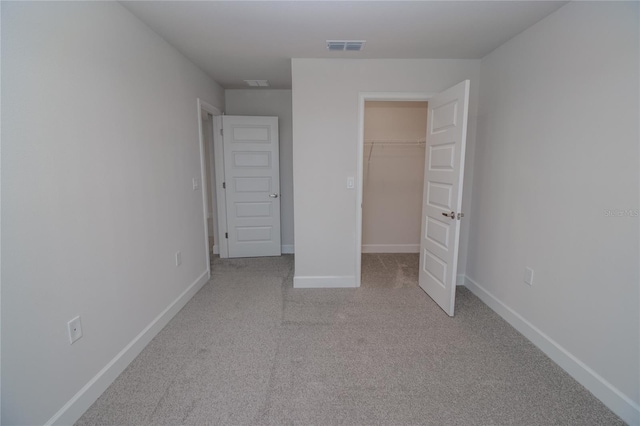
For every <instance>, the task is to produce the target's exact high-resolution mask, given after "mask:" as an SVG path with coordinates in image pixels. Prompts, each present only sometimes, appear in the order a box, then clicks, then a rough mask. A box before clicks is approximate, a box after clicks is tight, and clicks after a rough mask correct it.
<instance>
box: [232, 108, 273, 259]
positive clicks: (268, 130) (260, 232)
mask: <svg viewBox="0 0 640 426" xmlns="http://www.w3.org/2000/svg"><path fill="white" fill-rule="evenodd" d="M222 129H223V145H224V176H225V194H226V210H227V232H226V238H227V245H228V249H229V257H257V256H280V254H281V246H280V172H279V140H278V117H244V116H228V115H227V116H224V117H223V118H222Z"/></svg>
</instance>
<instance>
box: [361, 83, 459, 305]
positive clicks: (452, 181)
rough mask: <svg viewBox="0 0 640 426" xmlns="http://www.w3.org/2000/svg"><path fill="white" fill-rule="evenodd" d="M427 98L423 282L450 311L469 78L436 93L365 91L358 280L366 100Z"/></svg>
mask: <svg viewBox="0 0 640 426" xmlns="http://www.w3.org/2000/svg"><path fill="white" fill-rule="evenodd" d="M380 100H385V101H388V100H395V101H398V100H409V101H428V108H427V114H428V118H427V126H426V129H425V133H426V134H425V141H426V146H425V165H424V168H425V169H424V170H425V173H424V191H423V195H422V214H421V218H422V226H421V231H420V234H419V235H420V253H419V272H418V274H419V275H418V285H419V286H420V287H421V288H422V289H423V290H424V291H425V292H426V293H427V294H428V295H429V296H430V297H431V298H432V299H433V300H434V301H435V302H436V303H437V304H438V305H439V306H440V307H441V308H442V310H443V311H445V312H446V313H447V315H449V316H453V314H454V310H455V290H456V271H457V263H458V249H459V242H460V220H461V219H462V218H463V217H464V213H463V212H462V211H461V210H460V208H461V204H462V188H463V181H464V179H463V177H464V176H463V171H464V157H465V146H466V137H467V122H468V117H469V80H464V81H461V82H460V83H458V84H456V85H454V86H452V87H450V88H448V89H446V90H443V91H442V92H440V93H436V94H432V95H431V94H419V93H404V94H398V93H378V94H376V93H360V96H359V104H358V108H359V120H358V126H359V129H358V131H359V135H358V136H359V138H358V144H357V151H356V152H357V158H358V169H357V176H358V177H359V179H360V182H359V184H358V185H357V189H358V191H357V194H356V200H357V203H358V204H356V259H355V264H356V270H355V276H356V283H357V285H358V286H360V285H361V283H362V256H361V254H362V218H363V215H362V212H363V210H362V208H363V185H362V181H363V180H364V173H363V170H364V116H365V102H366V101H380Z"/></svg>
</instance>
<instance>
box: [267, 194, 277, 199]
mask: <svg viewBox="0 0 640 426" xmlns="http://www.w3.org/2000/svg"><path fill="white" fill-rule="evenodd" d="M269 197H271V198H278V194H269Z"/></svg>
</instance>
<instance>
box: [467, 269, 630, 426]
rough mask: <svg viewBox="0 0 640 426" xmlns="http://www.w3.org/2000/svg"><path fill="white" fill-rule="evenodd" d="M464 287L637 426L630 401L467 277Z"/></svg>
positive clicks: (597, 396)
mask: <svg viewBox="0 0 640 426" xmlns="http://www.w3.org/2000/svg"><path fill="white" fill-rule="evenodd" d="M464 283H465V286H466V287H467V288H468V289H469V290H470V291H471V292H472V293H473V294H475V295H476V296H478V298H480V300H482V301H483V302H484V303H485V304H486V305H487V306H489V307H490V308H491V309H493V310H494V311H495V312H496V313H497V314H498V315H500V316H501V317H502V318H503V319H504V320H505V321H507V322H508V323H509V324H511V326H512V327H513V328H515V329H516V330H518V331H519V332H520V333H522V334H523V335H524V336H525V337H526V338H527V339H529V340H530V341H531V342H532V343H533V344H534V345H536V346H537V347H538V348H539V349H540V350H541V351H542V352H544V353H545V354H546V355H547V356H548V357H549V358H551V359H552V360H553V361H554V362H555V363H556V364H558V365H559V366H560V367H562V369H564V370H565V371H566V372H567V373H569V375H571V376H572V377H573V378H574V379H576V380H577V381H578V383H580V384H581V385H582V386H584V387H585V388H587V390H588V391H589V392H591V393H592V394H593V395H595V396H596V398H598V399H599V400H600V401H602V402H603V403H604V405H606V406H607V407H609V409H610V410H611V411H613V412H614V413H616V414H617V415H618V416H619V417H620V418H621V419H622V420H624V421H625V422H627V423H628V424H629V425H640V406H639V405H638V404H637V403H635V402H634V401H633V400H632V399H631V398H629V397H628V396H627V395H625V394H623V393H622V392H621V391H620V390H618V389H617V388H616V387H615V386H613V385H612V384H611V383H609V382H608V381H607V380H605V379H604V378H603V377H602V376H600V375H599V374H598V373H596V372H595V371H593V370H592V369H591V368H590V367H589V366H588V365H586V364H585V363H584V362H582V361H580V360H579V359H578V358H577V357H576V356H574V355H573V354H571V353H570V352H569V351H567V350H566V349H565V348H563V347H562V346H560V345H559V344H558V343H557V342H556V341H554V340H553V339H551V338H550V337H549V336H547V335H546V334H545V333H543V332H542V331H540V330H539V329H538V328H537V327H536V326H534V325H533V324H531V323H530V322H529V321H527V320H526V319H524V318H523V317H522V316H520V314H518V313H517V312H516V311H514V310H513V309H511V308H510V307H509V306H507V305H505V304H504V303H503V302H502V301H500V300H499V299H498V298H496V297H495V296H494V295H493V294H491V293H490V292H489V291H487V290H486V289H485V288H484V287H482V286H481V285H480V284H478V283H476V282H475V281H473V280H472V279H471V278H469V277H468V276H465V277H464Z"/></svg>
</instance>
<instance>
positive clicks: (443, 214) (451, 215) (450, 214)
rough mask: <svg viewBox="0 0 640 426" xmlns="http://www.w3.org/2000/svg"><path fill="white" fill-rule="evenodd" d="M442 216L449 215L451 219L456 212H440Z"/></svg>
mask: <svg viewBox="0 0 640 426" xmlns="http://www.w3.org/2000/svg"><path fill="white" fill-rule="evenodd" d="M442 216H446V217H450V218H451V219H455V218H456V214H455V213H454V212H451V213H444V212H443V213H442Z"/></svg>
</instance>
